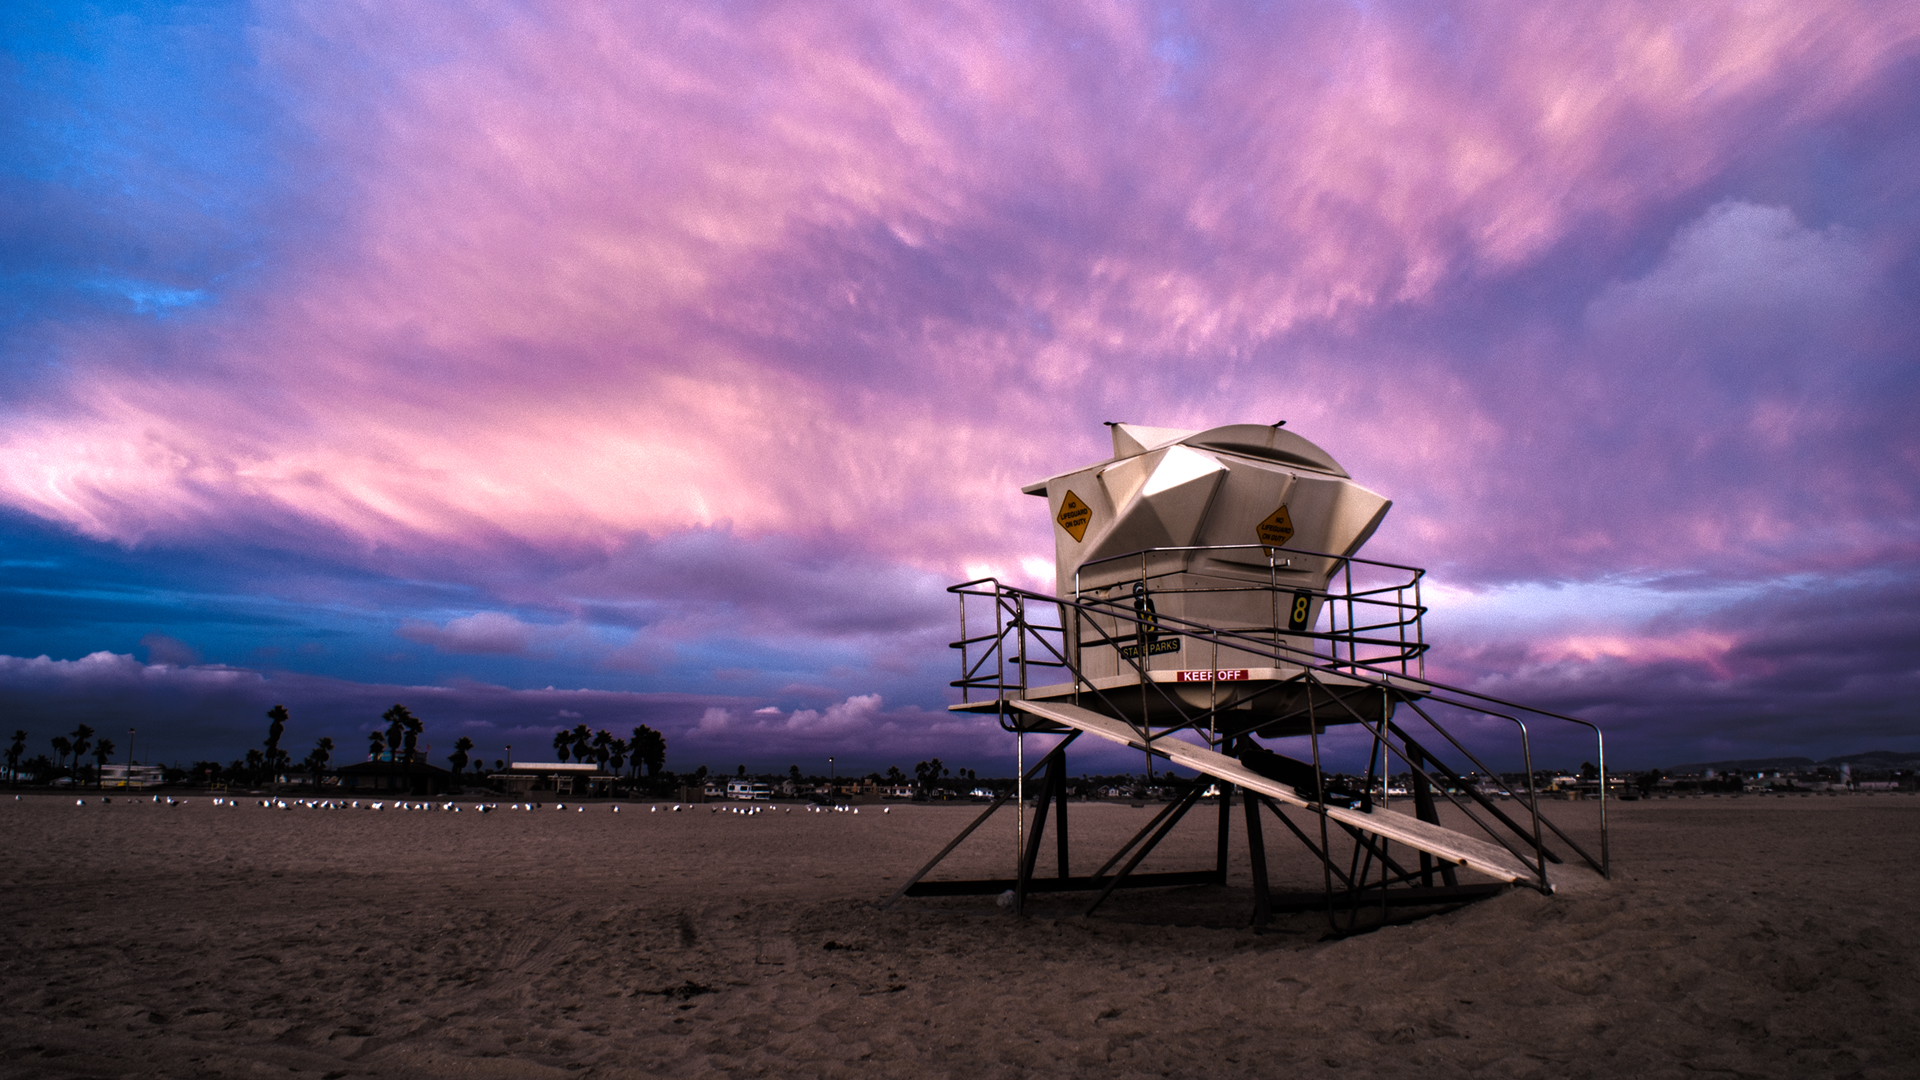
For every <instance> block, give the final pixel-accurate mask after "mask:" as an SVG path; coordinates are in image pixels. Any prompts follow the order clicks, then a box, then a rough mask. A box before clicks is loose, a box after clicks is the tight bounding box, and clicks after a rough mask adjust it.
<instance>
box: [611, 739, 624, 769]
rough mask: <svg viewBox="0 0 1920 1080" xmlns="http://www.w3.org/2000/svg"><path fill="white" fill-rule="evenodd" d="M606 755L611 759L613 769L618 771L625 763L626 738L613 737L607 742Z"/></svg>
mask: <svg viewBox="0 0 1920 1080" xmlns="http://www.w3.org/2000/svg"><path fill="white" fill-rule="evenodd" d="M607 756H608V757H609V758H610V759H611V760H612V763H613V771H614V772H615V773H618V772H619V771H620V770H621V769H623V768H625V767H626V764H627V740H625V739H615V740H613V741H612V742H610V743H608V744H607Z"/></svg>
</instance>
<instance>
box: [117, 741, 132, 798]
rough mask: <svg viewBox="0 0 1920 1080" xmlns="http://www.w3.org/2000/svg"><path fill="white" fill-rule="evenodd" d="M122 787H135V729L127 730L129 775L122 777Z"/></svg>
mask: <svg viewBox="0 0 1920 1080" xmlns="http://www.w3.org/2000/svg"><path fill="white" fill-rule="evenodd" d="M120 786H121V787H123V788H130V787H132V786H133V729H132V728H128V729H127V773H126V775H125V776H122V777H121V778H120Z"/></svg>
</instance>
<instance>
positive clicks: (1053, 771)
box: [1047, 751, 1071, 879]
mask: <svg viewBox="0 0 1920 1080" xmlns="http://www.w3.org/2000/svg"><path fill="white" fill-rule="evenodd" d="M1047 775H1048V777H1050V778H1051V779H1052V781H1053V801H1054V804H1055V809H1054V815H1053V816H1054V822H1053V828H1054V833H1053V839H1054V843H1055V851H1054V859H1055V861H1057V862H1058V863H1059V864H1060V877H1061V878H1063V879H1064V878H1067V877H1070V876H1071V875H1070V874H1068V872H1067V755H1065V754H1063V753H1060V752H1059V751H1055V752H1054V754H1053V760H1052V762H1051V763H1050V764H1048V766H1047Z"/></svg>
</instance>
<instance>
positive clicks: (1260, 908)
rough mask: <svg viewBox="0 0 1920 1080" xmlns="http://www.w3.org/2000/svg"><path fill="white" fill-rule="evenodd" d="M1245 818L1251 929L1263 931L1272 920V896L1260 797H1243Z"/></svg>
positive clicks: (1255, 794)
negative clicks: (1251, 872) (1261, 825)
mask: <svg viewBox="0 0 1920 1080" xmlns="http://www.w3.org/2000/svg"><path fill="white" fill-rule="evenodd" d="M1242 798H1243V801H1244V803H1245V806H1246V816H1247V859H1248V861H1249V862H1251V863H1252V864H1253V928H1254V929H1255V930H1265V929H1266V928H1267V923H1269V922H1271V921H1272V919H1273V896H1272V893H1271V892H1270V891H1269V890H1270V887H1271V883H1270V882H1268V880H1267V842H1266V840H1265V838H1264V837H1263V835H1262V834H1261V831H1260V795H1259V793H1258V792H1253V791H1249V792H1247V793H1246V794H1245V795H1244V796H1243V797H1242Z"/></svg>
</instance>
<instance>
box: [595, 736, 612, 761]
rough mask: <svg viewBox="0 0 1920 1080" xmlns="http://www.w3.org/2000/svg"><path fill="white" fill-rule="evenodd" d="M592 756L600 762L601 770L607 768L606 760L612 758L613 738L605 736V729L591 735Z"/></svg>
mask: <svg viewBox="0 0 1920 1080" xmlns="http://www.w3.org/2000/svg"><path fill="white" fill-rule="evenodd" d="M593 756H594V758H595V759H596V760H598V761H599V762H600V767H601V768H602V769H605V768H606V767H607V761H608V759H610V758H612V757H613V736H612V735H609V734H607V729H606V728H601V729H600V730H599V731H596V732H594V733H593Z"/></svg>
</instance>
